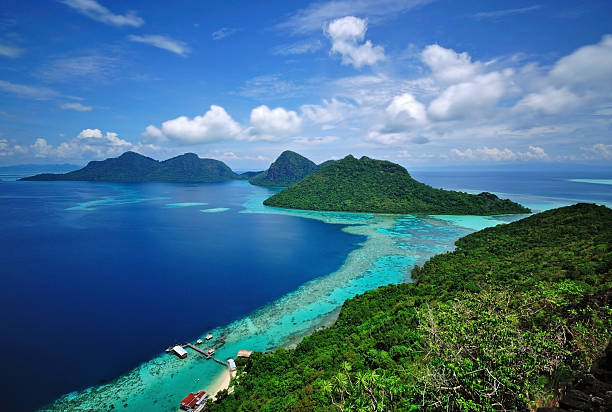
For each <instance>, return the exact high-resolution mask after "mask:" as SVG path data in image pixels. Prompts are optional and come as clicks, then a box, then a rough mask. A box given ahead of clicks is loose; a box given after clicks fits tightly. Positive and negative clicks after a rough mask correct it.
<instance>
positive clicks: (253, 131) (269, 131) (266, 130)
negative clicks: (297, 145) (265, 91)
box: [247, 105, 302, 141]
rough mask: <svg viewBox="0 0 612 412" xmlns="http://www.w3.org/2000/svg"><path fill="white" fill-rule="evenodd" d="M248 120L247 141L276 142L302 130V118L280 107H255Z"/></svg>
mask: <svg viewBox="0 0 612 412" xmlns="http://www.w3.org/2000/svg"><path fill="white" fill-rule="evenodd" d="M250 120H251V127H250V128H249V130H248V134H247V136H248V137H247V139H248V140H269V141H278V140H282V139H285V138H288V137H293V136H295V135H297V134H298V133H300V131H301V130H302V118H301V117H300V116H299V115H298V114H297V113H296V112H294V111H293V110H285V109H284V108H282V107H277V108H275V109H270V108H269V107H268V106H266V105H262V106H259V107H256V108H254V109H253V110H252V111H251V118H250Z"/></svg>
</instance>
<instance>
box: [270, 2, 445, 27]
mask: <svg viewBox="0 0 612 412" xmlns="http://www.w3.org/2000/svg"><path fill="white" fill-rule="evenodd" d="M432 1H433V0H335V1H317V2H313V3H311V4H310V5H309V6H308V7H306V8H304V9H300V10H298V11H297V12H295V13H293V14H292V15H290V16H289V18H288V19H287V20H286V21H284V22H282V23H280V24H278V25H277V26H276V28H277V29H281V30H289V31H291V32H292V33H294V34H305V33H312V32H317V31H319V30H321V29H322V28H323V27H325V24H327V23H328V22H329V21H331V20H333V19H337V18H339V17H343V16H349V15H355V14H358V15H362V16H368V17H369V18H371V19H372V20H376V21H380V20H381V19H384V18H392V17H396V16H397V15H399V14H401V13H404V12H407V11H409V10H412V9H415V8H417V7H420V6H422V5H425V4H427V3H431V2H432Z"/></svg>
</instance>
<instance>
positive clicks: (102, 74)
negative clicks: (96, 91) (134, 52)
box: [37, 54, 119, 83]
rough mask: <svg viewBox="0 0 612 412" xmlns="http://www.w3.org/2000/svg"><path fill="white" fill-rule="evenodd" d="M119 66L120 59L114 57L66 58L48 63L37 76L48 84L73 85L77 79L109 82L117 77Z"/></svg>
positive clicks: (96, 55)
mask: <svg viewBox="0 0 612 412" xmlns="http://www.w3.org/2000/svg"><path fill="white" fill-rule="evenodd" d="M118 65H119V59H118V58H117V57H112V56H104V55H98V54H94V55H89V56H78V57H66V58H60V59H57V60H54V61H51V62H48V63H46V64H45V65H44V66H43V67H42V68H41V69H39V70H38V72H37V75H38V77H40V78H42V79H43V80H44V81H47V82H66V83H72V82H74V81H75V79H77V78H78V79H80V80H85V81H87V82H91V81H92V80H95V81H108V80H111V79H113V78H115V77H116V76H115V74H116V73H117V69H118Z"/></svg>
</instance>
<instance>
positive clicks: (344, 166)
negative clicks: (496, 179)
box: [264, 155, 530, 215]
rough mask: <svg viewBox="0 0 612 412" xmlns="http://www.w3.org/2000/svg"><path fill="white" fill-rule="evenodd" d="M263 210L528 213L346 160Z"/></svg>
mask: <svg viewBox="0 0 612 412" xmlns="http://www.w3.org/2000/svg"><path fill="white" fill-rule="evenodd" d="M264 204H265V205H267V206H275V207H282V208H289V209H306V210H328V211H345V212H374V213H426V214H452V215H495V214H506V213H529V212H530V210H529V209H527V208H525V207H523V206H521V205H519V204H517V203H514V202H512V201H510V200H507V199H504V200H502V199H498V198H497V196H495V195H492V194H490V193H482V194H481V195H471V194H467V193H463V192H455V191H450V190H442V189H434V188H433V187H431V186H427V185H426V184H424V183H420V182H418V181H416V180H414V179H413V178H412V177H411V176H410V174H409V173H408V172H407V171H406V169H404V168H403V167H402V166H400V165H398V164H395V163H391V162H388V161H383V160H374V159H370V158H368V157H365V156H364V157H362V158H361V159H356V158H354V157H353V156H351V155H348V156H347V157H345V158H344V159H342V160H339V161H337V162H334V163H331V164H329V165H328V166H326V167H324V168H322V169H321V170H319V171H318V172H316V173H313V174H311V175H310V176H308V177H306V178H304V179H303V180H301V181H299V182H298V183H296V184H294V185H293V186H290V187H288V188H287V189H285V190H283V191H281V192H279V193H277V194H275V195H274V196H272V197H270V198H269V199H266V200H265V201H264Z"/></svg>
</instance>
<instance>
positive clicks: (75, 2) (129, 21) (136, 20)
mask: <svg viewBox="0 0 612 412" xmlns="http://www.w3.org/2000/svg"><path fill="white" fill-rule="evenodd" d="M60 1H61V2H62V3H64V4H65V5H66V6H68V7H71V8H73V9H74V10H76V11H77V12H79V13H80V14H82V15H84V16H87V17H89V18H90V19H93V20H96V21H99V22H101V23H105V24H110V25H113V26H130V27H140V26H142V25H143V24H144V20H143V19H142V18H140V17H138V16H137V15H136V13H135V12H133V11H128V12H127V13H126V14H115V13H113V12H111V11H110V10H109V9H107V8H106V7H104V6H102V5H101V4H100V3H98V2H97V1H95V0H60Z"/></svg>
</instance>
